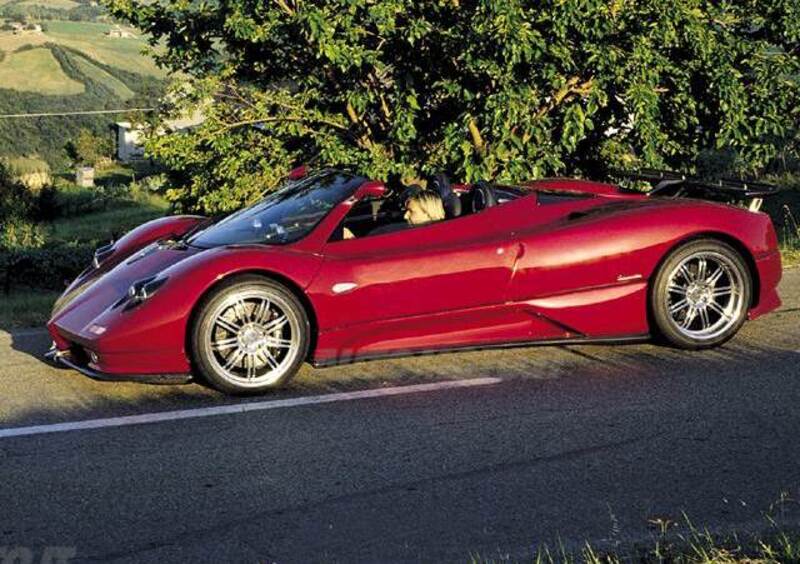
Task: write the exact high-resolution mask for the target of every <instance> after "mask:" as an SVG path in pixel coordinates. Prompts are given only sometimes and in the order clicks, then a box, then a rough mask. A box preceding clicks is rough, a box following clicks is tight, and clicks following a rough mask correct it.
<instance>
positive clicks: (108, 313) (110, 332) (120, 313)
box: [72, 245, 322, 373]
mask: <svg viewBox="0 0 800 564" xmlns="http://www.w3.org/2000/svg"><path fill="white" fill-rule="evenodd" d="M321 262H322V258H321V256H319V255H317V254H313V253H304V252H298V251H295V250H292V249H290V248H288V247H283V248H273V247H268V246H265V245H252V246H242V247H219V248H214V249H208V250H206V251H202V252H199V253H197V254H195V255H194V256H191V257H189V258H187V259H185V260H182V261H180V262H178V263H176V264H174V265H173V266H171V267H168V268H166V269H164V270H163V271H162V272H161V274H160V276H164V277H167V282H166V283H165V284H164V285H163V286H162V287H161V288H159V289H158V291H156V292H155V293H154V294H153V296H152V297H150V298H149V299H147V300H146V301H145V302H143V303H141V304H139V305H136V306H134V307H132V308H129V309H125V308H124V307H111V308H108V309H106V310H105V311H104V312H102V313H101V314H100V315H99V316H97V317H96V318H95V319H94V320H93V321H92V323H91V324H88V325H86V326H85V327H84V328H83V330H81V331H80V332H79V333H78V334H75V335H72V336H73V337H74V340H75V341H77V342H80V343H81V344H83V345H84V346H87V347H89V348H90V349H91V350H94V351H97V352H98V353H101V355H100V356H101V358H102V359H105V362H103V363H101V365H100V368H101V370H102V371H103V372H108V373H114V372H115V371H116V366H117V365H118V364H120V365H121V364H123V362H122V359H123V358H124V360H125V362H124V364H126V365H129V364H130V362H131V358H135V357H137V356H138V355H140V354H141V353H147V355H148V356H149V357H152V358H158V359H159V363H160V364H159V365H160V366H161V371H166V372H188V371H189V369H190V367H189V361H188V359H187V356H186V351H185V344H186V336H187V331H188V330H189V329H190V327H189V322H190V319H191V316H192V313H193V311H194V308H195V306H196V304H197V303H198V301H199V300H201V299H202V297H203V296H204V295H206V293H207V292H208V291H209V290H211V289H212V288H213V287H214V286H215V285H216V284H217V283H219V282H221V281H222V280H226V279H228V278H230V277H231V276H235V275H237V274H246V273H263V274H266V275H273V276H276V277H279V278H283V279H285V280H288V281H290V282H291V283H292V284H294V285H295V286H296V287H298V288H300V289H301V290H304V289H305V288H306V287H308V285H309V284H310V283H311V280H312V279H313V277H314V276H315V275H316V273H317V271H318V270H319V267H320V264H321ZM311 314H312V315H313V312H311ZM92 327H95V329H94V330H95V331H97V329H96V327H102V328H103V331H102V335H101V336H98V335H96V334H93V333H92ZM155 336H157V337H155ZM115 358H116V359H118V360H119V363H118V362H115ZM141 370H143V371H147V370H148V367H147V366H142V367H141Z"/></svg>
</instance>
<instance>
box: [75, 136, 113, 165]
mask: <svg viewBox="0 0 800 564" xmlns="http://www.w3.org/2000/svg"><path fill="white" fill-rule="evenodd" d="M65 148H66V151H67V155H68V156H69V158H70V159H72V160H73V161H75V162H76V163H78V164H83V165H88V166H94V165H95V163H97V162H98V161H100V160H101V159H109V158H111V154H112V152H113V150H114V146H113V143H112V142H111V134H110V133H109V134H108V135H106V136H101V135H95V134H94V133H92V132H91V131H89V130H88V129H84V128H81V129H80V131H78V135H77V136H76V137H75V139H73V140H72V141H68V142H67V144H66V147H65Z"/></svg>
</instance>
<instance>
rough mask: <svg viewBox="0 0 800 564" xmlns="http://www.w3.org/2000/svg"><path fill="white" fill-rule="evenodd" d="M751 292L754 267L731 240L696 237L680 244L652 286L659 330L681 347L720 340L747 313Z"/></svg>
mask: <svg viewBox="0 0 800 564" xmlns="http://www.w3.org/2000/svg"><path fill="white" fill-rule="evenodd" d="M701 259H703V261H704V262H701ZM718 271H719V272H721V274H718ZM701 275H702V277H701ZM717 275H718V276H717ZM693 276H694V279H692V277H693ZM715 276H717V279H716V280H714V281H713V283H710V282H711V281H712V280H713V279H714V277H715ZM728 288H731V290H730V292H728V293H725V291H726V290H727V289H728ZM752 292H753V281H752V279H751V275H750V269H749V268H748V267H747V264H746V262H745V260H744V258H743V257H742V255H741V254H740V253H739V252H738V251H737V250H736V249H734V248H733V247H731V246H730V245H728V244H727V243H724V242H722V241H719V240H717V239H697V240H694V241H690V242H688V243H686V244H684V245H681V246H680V247H678V248H677V249H675V250H674V251H672V252H671V253H670V254H669V256H668V257H667V258H666V260H665V261H664V262H663V264H662V265H661V267H660V268H659V270H658V272H657V273H656V277H655V279H654V281H653V284H652V286H651V289H650V311H651V314H652V321H653V323H654V325H655V327H654V329H655V330H656V331H657V335H656V336H657V337H660V338H661V339H662V340H663V341H666V342H667V343H668V344H670V345H673V346H675V347H678V348H682V349H689V350H698V349H707V348H711V347H716V346H719V345H721V344H723V343H724V342H726V341H728V340H729V339H730V338H731V337H733V336H734V335H735V334H736V333H737V332H738V331H739V329H740V328H741V327H742V324H743V323H744V322H745V320H746V319H747V311H748V309H749V307H750V303H751V297H752ZM712 301H713V304H712V303H711V302H712Z"/></svg>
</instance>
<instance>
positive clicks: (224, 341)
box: [205, 289, 301, 388]
mask: <svg viewBox="0 0 800 564" xmlns="http://www.w3.org/2000/svg"><path fill="white" fill-rule="evenodd" d="M211 319H213V322H212V323H211V324H210V326H209V329H208V331H206V335H205V339H206V344H207V346H208V350H210V351H211V355H210V359H209V360H210V361H211V364H212V365H213V366H214V368H215V369H216V372H217V374H219V375H220V376H221V377H222V378H224V379H225V380H228V381H229V382H230V383H232V384H235V385H236V386H238V387H243V388H249V387H253V388H255V387H260V386H265V385H270V384H273V383H274V382H276V381H277V380H279V379H280V378H281V377H282V376H283V375H284V373H285V372H286V371H287V370H288V369H289V367H290V366H291V365H292V364H293V363H294V361H295V359H296V358H297V355H298V352H299V350H300V330H301V328H300V320H299V319H298V318H297V316H296V315H295V314H294V310H293V309H292V308H291V307H290V306H289V304H288V303H287V302H286V301H285V299H284V298H283V297H282V296H280V295H278V294H275V293H272V292H270V291H269V290H268V289H263V290H262V289H251V290H247V291H243V292H238V293H235V294H232V295H230V296H229V297H228V298H227V299H225V300H223V301H222V302H221V303H219V304H218V305H217V306H216V307H215V308H214V311H213V312H211Z"/></svg>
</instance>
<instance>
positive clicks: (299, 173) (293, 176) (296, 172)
mask: <svg viewBox="0 0 800 564" xmlns="http://www.w3.org/2000/svg"><path fill="white" fill-rule="evenodd" d="M307 174H308V168H307V167H306V165H301V166H298V167H297V168H293V169H292V170H291V171H290V172H289V177H288V178H289V180H300V179H301V178H305V177H306V175H307Z"/></svg>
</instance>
